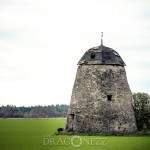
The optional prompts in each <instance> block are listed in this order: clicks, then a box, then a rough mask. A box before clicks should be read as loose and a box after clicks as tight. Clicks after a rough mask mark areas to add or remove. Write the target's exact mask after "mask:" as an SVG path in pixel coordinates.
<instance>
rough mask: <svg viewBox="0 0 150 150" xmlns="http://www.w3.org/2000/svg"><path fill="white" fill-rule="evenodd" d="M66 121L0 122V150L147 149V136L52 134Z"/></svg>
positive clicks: (7, 120)
mask: <svg viewBox="0 0 150 150" xmlns="http://www.w3.org/2000/svg"><path fill="white" fill-rule="evenodd" d="M65 122H66V120H65V119H0V150H53V149H55V150H62V149H64V150H72V149H82V150H99V149H103V150H149V149H150V137H141V136H140V137H135V136H133V137H127V136H76V137H75V135H72V136H69V135H68V136H66V135H55V134H54V133H55V132H56V131H57V128H59V127H64V126H65Z"/></svg>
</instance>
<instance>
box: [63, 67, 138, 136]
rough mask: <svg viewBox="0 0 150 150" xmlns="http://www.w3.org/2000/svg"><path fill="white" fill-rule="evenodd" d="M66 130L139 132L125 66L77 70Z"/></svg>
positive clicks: (80, 68)
mask: <svg viewBox="0 0 150 150" xmlns="http://www.w3.org/2000/svg"><path fill="white" fill-rule="evenodd" d="M66 130H67V131H75V132H123V133H127V132H133V131H136V130H137V127H136V121H135V116H134V111H133V107H132V94H131V91H130V88H129V85H128V82H127V78H126V72H125V69H124V66H116V65H81V66H79V67H78V70H77V75H76V80H75V83H74V87H73V91H72V97H71V103H70V109H69V112H68V116H67V124H66Z"/></svg>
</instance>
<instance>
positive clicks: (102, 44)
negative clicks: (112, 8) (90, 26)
mask: <svg viewBox="0 0 150 150" xmlns="http://www.w3.org/2000/svg"><path fill="white" fill-rule="evenodd" d="M101 45H103V32H101Z"/></svg>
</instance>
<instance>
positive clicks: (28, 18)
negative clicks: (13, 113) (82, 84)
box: [0, 0, 150, 106]
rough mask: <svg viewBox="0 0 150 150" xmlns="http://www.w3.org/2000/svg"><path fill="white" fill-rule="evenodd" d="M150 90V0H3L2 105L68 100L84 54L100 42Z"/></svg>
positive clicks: (138, 86) (133, 84)
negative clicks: (115, 54)
mask: <svg viewBox="0 0 150 150" xmlns="http://www.w3.org/2000/svg"><path fill="white" fill-rule="evenodd" d="M102 31H103V32H104V45H105V46H107V47H111V48H113V49H114V50H116V51H117V52H118V53H119V54H120V55H121V57H122V58H123V60H124V61H125V63H126V64H127V66H126V67H125V68H126V72H127V77H128V82H129V85H130V88H131V90H132V91H133V92H147V93H149V94H150V90H149V87H150V58H149V57H150V1H149V0H0V105H7V104H12V105H16V106H22V105H25V106H31V105H50V104H69V103H70V98H71V92H72V87H73V84H74V80H75V75H76V71H77V63H78V61H79V59H80V58H81V57H82V55H83V54H84V52H85V51H86V50H88V49H89V48H91V47H94V46H98V45H100V37H101V35H100V34H101V32H102Z"/></svg>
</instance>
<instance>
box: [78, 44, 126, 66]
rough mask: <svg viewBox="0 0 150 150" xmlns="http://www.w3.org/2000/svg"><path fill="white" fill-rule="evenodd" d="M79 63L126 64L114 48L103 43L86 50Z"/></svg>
mask: <svg viewBox="0 0 150 150" xmlns="http://www.w3.org/2000/svg"><path fill="white" fill-rule="evenodd" d="M78 65H119V66H125V65H126V64H125V63H124V61H123V60H122V58H121V57H120V55H119V54H118V53H117V52H116V51H115V50H113V49H112V48H109V47H105V46H103V45H100V46H97V47H93V48H91V49H89V50H88V51H86V52H85V54H84V55H83V57H82V58H81V59H80V61H79V62H78Z"/></svg>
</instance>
